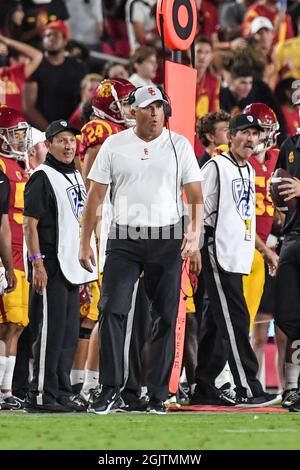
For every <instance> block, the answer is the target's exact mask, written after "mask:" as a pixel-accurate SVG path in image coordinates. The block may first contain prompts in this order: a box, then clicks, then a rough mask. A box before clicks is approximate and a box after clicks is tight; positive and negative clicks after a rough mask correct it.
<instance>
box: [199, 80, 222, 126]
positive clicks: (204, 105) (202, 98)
mask: <svg viewBox="0 0 300 470" xmlns="http://www.w3.org/2000/svg"><path fill="white" fill-rule="evenodd" d="M219 97H220V80H219V79H218V78H217V77H214V75H212V74H210V73H209V72H205V74H204V75H203V77H202V78H201V79H200V80H199V81H198V82H197V88H196V117H197V118H200V117H202V116H204V115H205V114H207V113H210V112H214V111H219V109H220V104H219Z"/></svg>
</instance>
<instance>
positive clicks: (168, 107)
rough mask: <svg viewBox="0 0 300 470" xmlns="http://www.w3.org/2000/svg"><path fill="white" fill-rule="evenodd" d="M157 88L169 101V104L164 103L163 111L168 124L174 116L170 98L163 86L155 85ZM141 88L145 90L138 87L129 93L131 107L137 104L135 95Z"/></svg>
mask: <svg viewBox="0 0 300 470" xmlns="http://www.w3.org/2000/svg"><path fill="white" fill-rule="evenodd" d="M155 87H156V88H158V90H159V91H160V92H161V94H162V97H163V99H164V100H166V101H167V103H165V102H163V110H164V115H165V120H166V122H168V120H169V118H170V117H171V116H172V108H171V102H170V98H169V96H168V95H167V93H166V92H165V90H164V89H163V88H162V87H161V86H159V85H155ZM139 88H143V87H142V86H138V87H137V88H136V89H135V90H132V91H131V92H130V93H129V95H128V104H129V105H130V106H131V105H133V104H134V103H135V93H136V91H137V90H138V89H139Z"/></svg>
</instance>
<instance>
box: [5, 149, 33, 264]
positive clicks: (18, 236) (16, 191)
mask: <svg viewBox="0 0 300 470" xmlns="http://www.w3.org/2000/svg"><path fill="white" fill-rule="evenodd" d="M0 168H1V170H2V171H3V173H5V174H6V176H7V178H8V179H9V182H10V198H9V212H8V218H9V223H10V228H11V234H12V248H13V263H14V267H15V268H17V269H21V270H22V271H24V264H23V230H22V223H23V210H24V189H25V184H26V183H27V181H28V179H29V175H28V173H27V172H25V170H24V169H23V168H22V166H21V165H20V164H19V163H18V162H17V160H14V159H13V158H7V157H3V156H2V155H1V156H0Z"/></svg>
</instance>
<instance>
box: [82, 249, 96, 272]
mask: <svg viewBox="0 0 300 470" xmlns="http://www.w3.org/2000/svg"><path fill="white" fill-rule="evenodd" d="M79 263H80V264H81V266H82V267H83V268H84V269H86V270H87V271H89V272H90V273H92V272H93V269H92V267H91V263H92V265H93V266H96V261H95V255H94V252H93V250H92V248H91V247H90V245H88V246H87V247H84V246H80V250H79Z"/></svg>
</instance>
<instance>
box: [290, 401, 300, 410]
mask: <svg viewBox="0 0 300 470" xmlns="http://www.w3.org/2000/svg"><path fill="white" fill-rule="evenodd" d="M289 411H291V412H292V413H299V412H300V399H299V400H297V401H296V402H295V403H293V404H292V405H290V406H289Z"/></svg>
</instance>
